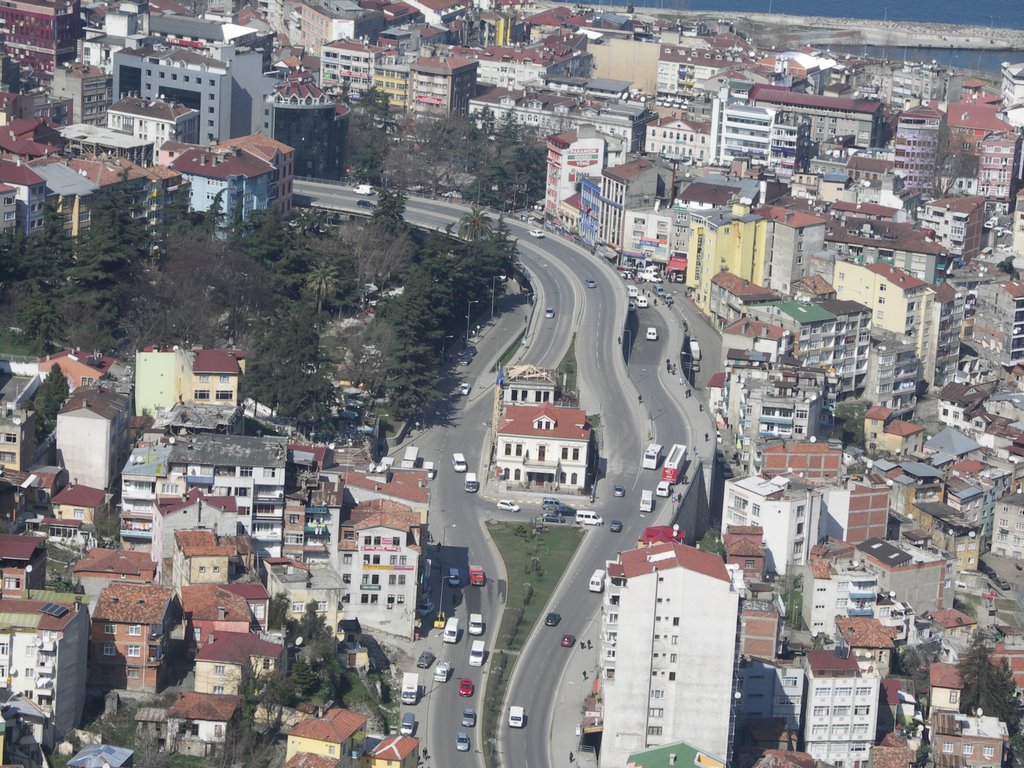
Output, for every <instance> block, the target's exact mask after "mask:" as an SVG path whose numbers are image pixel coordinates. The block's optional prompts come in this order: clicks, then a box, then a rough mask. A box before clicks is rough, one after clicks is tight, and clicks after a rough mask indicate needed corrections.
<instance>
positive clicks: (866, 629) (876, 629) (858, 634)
mask: <svg viewBox="0 0 1024 768" xmlns="http://www.w3.org/2000/svg"><path fill="white" fill-rule="evenodd" d="M836 629H838V630H839V634H841V635H842V636H843V639H844V640H846V644H847V645H849V646H850V647H851V648H887V649H892V648H895V647H896V646H895V643H894V642H893V635H894V634H895V630H894V629H892V628H890V627H886V626H884V625H883V624H882V622H880V621H879V620H878V619H873V618H870V617H868V616H845V617H841V616H837V617H836Z"/></svg>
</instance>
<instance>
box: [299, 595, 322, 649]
mask: <svg viewBox="0 0 1024 768" xmlns="http://www.w3.org/2000/svg"><path fill="white" fill-rule="evenodd" d="M296 631H297V632H298V633H299V636H300V637H301V638H302V640H303V642H304V643H305V644H306V645H309V644H310V643H313V642H315V641H317V640H319V639H320V638H321V637H324V636H326V635H327V634H329V630H328V629H327V622H326V621H325V620H324V617H323V616H322V615H321V614H320V613H319V612H318V610H317V603H316V600H310V601H309V602H308V603H306V611H305V613H303V614H302V618H301V619H299V626H298V627H297V628H296Z"/></svg>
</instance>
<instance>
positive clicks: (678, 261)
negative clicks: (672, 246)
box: [665, 256, 687, 272]
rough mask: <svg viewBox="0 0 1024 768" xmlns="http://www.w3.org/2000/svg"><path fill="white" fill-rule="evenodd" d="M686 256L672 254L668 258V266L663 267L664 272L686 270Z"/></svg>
mask: <svg viewBox="0 0 1024 768" xmlns="http://www.w3.org/2000/svg"><path fill="white" fill-rule="evenodd" d="M686 264H687V261H686V257H685V256H673V257H672V258H671V259H669V260H668V266H667V267H666V268H665V271H666V272H685V271H686Z"/></svg>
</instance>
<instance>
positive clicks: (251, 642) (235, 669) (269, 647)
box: [195, 631, 285, 695]
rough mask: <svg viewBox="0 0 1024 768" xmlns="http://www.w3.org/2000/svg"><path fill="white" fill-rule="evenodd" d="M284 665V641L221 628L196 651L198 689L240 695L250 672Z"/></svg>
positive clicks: (254, 672)
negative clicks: (270, 640) (224, 630)
mask: <svg viewBox="0 0 1024 768" xmlns="http://www.w3.org/2000/svg"><path fill="white" fill-rule="evenodd" d="M284 668H285V648H284V646H283V645H278V644H277V643H271V642H268V641H266V640H261V639H260V638H259V637H257V636H256V635H254V634H250V633H248V632H244V633H239V632H221V631H218V632H217V633H216V635H215V636H214V638H213V641H212V642H209V643H206V644H205V645H203V646H202V647H201V648H200V649H199V650H198V651H197V653H196V683H195V688H196V692H197V693H216V694H228V695H239V694H242V693H244V686H245V682H246V680H247V679H248V678H249V676H250V675H254V676H259V675H265V674H270V673H272V672H274V671H276V670H283V669H284Z"/></svg>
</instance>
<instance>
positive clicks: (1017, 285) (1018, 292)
mask: <svg viewBox="0 0 1024 768" xmlns="http://www.w3.org/2000/svg"><path fill="white" fill-rule="evenodd" d="M1002 285H1003V290H1004V291H1006V292H1007V293H1008V294H1010V295H1011V296H1012V297H1013V298H1015V299H1020V298H1024V283H1022V282H1020V281H1019V280H1007V281H1006V282H1005V283H1003V284H1002Z"/></svg>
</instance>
